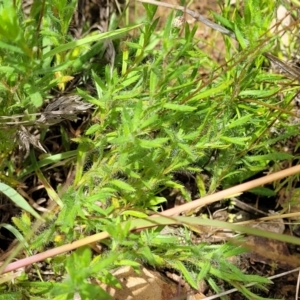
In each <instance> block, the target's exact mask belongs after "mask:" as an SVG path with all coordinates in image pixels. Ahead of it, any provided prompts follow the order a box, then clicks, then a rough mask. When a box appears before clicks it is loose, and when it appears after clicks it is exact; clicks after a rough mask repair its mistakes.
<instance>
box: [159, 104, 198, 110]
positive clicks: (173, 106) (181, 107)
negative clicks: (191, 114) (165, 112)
mask: <svg viewBox="0 0 300 300" xmlns="http://www.w3.org/2000/svg"><path fill="white" fill-rule="evenodd" d="M164 108H167V109H171V110H176V111H194V110H196V107H193V106H189V105H180V104H173V103H166V104H164Z"/></svg>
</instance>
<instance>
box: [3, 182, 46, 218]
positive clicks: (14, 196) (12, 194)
mask: <svg viewBox="0 0 300 300" xmlns="http://www.w3.org/2000/svg"><path fill="white" fill-rule="evenodd" d="M0 192H2V193H3V194H4V195H6V196H7V197H8V198H10V199H11V200H12V201H13V202H14V203H15V205H17V206H19V207H21V208H22V209H24V210H26V211H27V212H29V213H30V214H32V215H33V216H34V217H36V218H37V219H40V220H42V217H41V216H40V215H39V214H38V213H37V212H36V211H35V210H34V209H33V208H32V207H31V206H30V205H29V204H28V202H27V201H26V200H25V199H24V198H23V197H22V196H21V195H20V194H19V193H18V192H17V191H16V190H14V189H13V188H11V187H10V186H8V185H6V184H5V183H3V182H0Z"/></svg>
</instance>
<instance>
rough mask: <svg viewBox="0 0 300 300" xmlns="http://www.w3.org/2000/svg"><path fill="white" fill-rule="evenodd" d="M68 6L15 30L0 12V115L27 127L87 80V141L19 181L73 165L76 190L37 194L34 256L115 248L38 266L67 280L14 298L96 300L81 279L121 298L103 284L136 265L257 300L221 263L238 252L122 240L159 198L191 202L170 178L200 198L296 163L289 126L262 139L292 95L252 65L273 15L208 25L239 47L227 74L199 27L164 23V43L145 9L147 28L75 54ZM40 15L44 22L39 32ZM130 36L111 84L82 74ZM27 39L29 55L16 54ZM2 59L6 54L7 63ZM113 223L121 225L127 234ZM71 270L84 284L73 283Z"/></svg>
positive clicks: (131, 236)
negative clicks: (48, 196)
mask: <svg viewBox="0 0 300 300" xmlns="http://www.w3.org/2000/svg"><path fill="white" fill-rule="evenodd" d="M75 2H76V1H71V2H68V1H64V2H62V1H61V3H60V1H57V3H56V4H57V5H56V6H51V5H50V4H49V3H48V2H47V1H42V2H41V3H40V5H38V4H37V2H35V6H33V9H32V10H31V15H30V18H29V19H26V18H24V17H23V16H21V17H20V16H19V14H18V13H17V12H19V11H20V10H17V9H16V7H14V6H13V5H12V4H9V2H7V1H4V2H3V7H2V11H1V13H2V15H3V17H5V16H6V15H7V16H11V18H10V19H9V18H6V19H7V22H6V23H3V24H6V25H5V26H7V28H12V29H13V28H15V27H16V28H18V31H15V32H17V33H18V35H16V37H13V38H12V37H11V36H9V35H8V32H7V31H5V30H4V29H5V28H6V27H5V26H4V25H3V28H2V31H1V28H0V34H1V35H2V36H3V38H4V39H3V41H4V42H5V43H6V44H5V46H6V45H10V47H8V48H7V47H6V48H5V49H6V50H3V49H4V46H2V48H1V44H0V48H1V50H2V52H1V53H0V55H1V67H2V69H0V72H1V70H2V72H3V74H2V75H3V78H4V79H3V81H2V86H0V95H1V97H2V98H3V99H6V101H8V102H5V105H4V106H3V107H2V108H1V109H2V111H1V113H2V114H3V116H6V115H8V114H10V113H24V114H26V116H25V117H24V119H23V120H26V119H29V120H30V121H32V120H33V121H34V117H33V116H31V114H33V113H36V112H38V111H39V108H40V107H41V106H42V105H43V101H44V100H43V99H45V98H47V97H49V95H50V91H51V90H53V88H55V87H57V86H58V87H60V88H62V87H63V86H64V83H65V81H68V80H69V79H70V76H73V75H74V74H75V73H77V72H79V71H82V70H88V72H87V76H90V78H91V79H92V80H93V84H94V87H95V90H96V94H92V95H91V94H90V93H89V92H87V91H86V90H84V89H77V91H76V94H78V95H80V97H82V98H83V99H85V100H86V101H88V102H90V103H92V104H93V105H94V108H95V110H94V112H93V121H91V125H90V126H89V128H88V129H87V130H86V131H85V133H84V135H82V136H80V137H75V138H73V139H72V142H73V143H74V142H75V143H77V145H78V148H77V149H76V151H75V152H72V153H71V151H66V152H64V153H62V155H61V156H54V155H53V156H50V158H49V157H46V158H42V159H41V160H39V161H37V159H36V158H35V155H34V152H33V151H31V153H30V159H31V162H32V165H33V166H32V167H31V166H29V165H28V166H26V168H25V170H23V172H21V173H20V175H19V177H18V180H22V177H23V176H25V175H27V174H29V173H30V172H33V171H35V172H36V173H37V174H38V178H39V179H40V180H41V181H42V182H44V183H45V186H46V182H47V180H46V179H45V177H44V176H43V174H42V170H43V168H44V167H46V166H49V165H50V166H51V165H54V164H56V163H58V162H60V161H63V160H64V159H67V158H70V157H71V158H73V157H74V156H75V155H76V162H75V166H76V174H75V178H74V183H73V184H72V185H71V186H70V187H69V189H68V190H67V191H66V192H64V193H63V194H62V195H60V196H58V195H56V193H55V192H54V193H53V191H52V190H51V189H50V188H48V190H47V191H48V193H51V192H52V193H53V194H52V198H54V199H56V200H57V201H56V202H57V203H58V204H59V206H60V209H59V212H57V214H50V216H48V218H49V219H50V220H48V223H46V225H43V226H40V227H39V228H38V230H37V232H36V234H35V235H34V236H33V237H31V238H30V248H31V250H32V251H37V250H38V251H41V249H43V248H44V247H45V246H46V245H49V244H52V245H57V246H58V245H61V243H62V242H64V243H67V242H72V241H75V240H78V239H80V238H82V237H83V236H87V235H90V234H92V233H93V232H95V231H96V232H100V231H104V232H108V233H109V234H110V236H111V237H112V239H111V240H108V239H107V240H104V241H103V244H104V245H105V246H106V247H107V248H106V249H107V250H106V252H105V253H104V254H103V255H100V256H96V257H95V258H92V257H91V253H90V251H89V250H87V249H80V250H78V251H77V252H75V253H73V254H71V255H70V256H69V257H67V256H66V255H64V256H63V257H62V258H57V259H53V260H52V261H50V262H48V263H49V264H50V265H51V267H52V268H53V270H55V275H57V274H59V273H60V272H63V273H64V272H67V273H68V274H69V279H67V280H65V281H63V282H62V283H58V284H50V283H48V284H46V283H43V285H40V286H39V287H38V286H37V285H36V286H35V283H33V282H29V281H28V279H27V278H25V280H23V282H22V281H21V280H20V282H18V284H16V285H15V287H16V289H17V288H18V286H20V287H24V286H26V285H27V286H31V287H32V290H31V291H30V293H31V294H30V296H31V297H32V295H36V294H39V293H40V294H43V293H44V295H43V296H42V297H45V298H44V299H47V297H50V295H54V296H56V297H57V298H55V299H61V298H59V297H60V295H62V297H65V299H69V298H72V297H73V295H74V293H76V292H78V293H79V294H80V295H81V297H82V298H83V299H92V298H93V297H94V295H95V293H98V294H99V293H100V294H99V295H100V297H103V298H105V297H107V294H106V293H105V292H104V291H103V290H101V289H100V288H99V287H98V286H95V285H93V284H90V282H89V281H88V279H89V278H90V277H94V278H97V279H98V280H100V281H101V282H106V283H108V282H109V283H110V284H112V285H114V286H116V287H118V286H119V285H118V283H117V281H116V279H115V278H113V277H112V276H111V275H110V273H109V271H110V270H111V269H113V268H114V267H116V266H120V265H132V266H134V267H135V268H136V269H138V266H139V264H141V263H147V264H150V265H153V266H155V267H159V266H161V267H162V266H163V267H168V268H172V269H175V270H176V271H177V272H179V273H181V274H183V276H184V278H185V279H186V281H187V282H188V283H189V284H190V285H191V286H192V287H194V288H197V282H198V281H199V280H201V279H206V280H207V281H208V282H209V284H210V285H211V287H212V289H214V290H215V291H216V292H220V289H219V288H218V285H217V281H218V280H221V279H222V280H225V281H227V282H228V283H229V284H231V285H233V286H235V287H236V288H237V289H238V290H239V291H240V292H242V293H243V294H244V295H245V296H246V297H248V298H249V299H251V298H253V297H256V299H260V298H259V297H258V296H253V294H252V293H251V292H250V290H249V289H247V288H245V287H244V286H243V285H242V283H249V282H252V281H255V282H257V283H258V286H259V287H262V285H261V284H265V283H269V282H270V281H269V280H267V279H264V278H262V277H259V276H252V275H244V274H242V273H241V272H240V270H239V269H238V268H237V266H235V265H234V264H232V263H230V262H229V261H228V257H230V256H235V255H238V254H240V251H242V249H240V248H237V247H236V246H235V245H231V244H230V243H226V244H225V245H206V244H205V243H200V244H194V243H193V242H192V241H191V240H190V239H189V235H188V234H187V231H188V229H187V231H186V232H184V235H183V237H184V239H185V240H186V242H187V244H185V245H183V244H182V243H181V241H180V239H179V238H178V237H177V236H175V237H174V236H173V235H169V236H163V235H161V233H160V231H161V227H158V228H157V229H148V230H147V231H145V232H141V233H132V232H131V231H130V229H132V228H130V220H134V219H136V218H140V219H143V218H145V217H146V216H147V215H148V214H152V213H155V212H157V211H158V210H159V208H160V207H161V205H163V204H164V202H166V201H167V199H166V198H165V197H164V196H163V192H164V191H165V190H168V189H172V190H175V189H176V190H178V191H179V192H180V194H181V195H182V196H183V198H184V199H185V200H186V201H191V198H192V196H191V192H190V191H189V190H188V189H187V188H186V186H185V185H184V184H183V183H182V182H180V181H179V180H177V178H176V175H178V174H181V173H184V174H188V175H189V176H192V177H195V178H196V184H197V188H198V190H199V191H200V193H201V196H204V195H206V194H211V193H213V192H215V191H216V190H217V189H219V188H220V187H222V188H226V187H231V186H234V185H235V184H238V183H240V182H243V181H244V180H245V179H247V178H250V177H251V176H253V175H257V174H259V172H261V171H264V170H268V169H269V166H270V164H273V165H275V167H276V166H277V165H278V164H279V162H280V161H281V160H288V159H292V158H293V156H292V155H291V154H287V153H283V152H282V151H279V150H277V149H276V148H275V146H274V145H275V144H276V143H278V142H279V141H280V140H285V139H287V138H288V137H290V136H293V135H295V134H296V133H297V128H296V126H289V128H288V129H287V130H286V131H285V132H284V133H283V134H280V135H274V134H273V133H272V132H271V128H272V129H274V128H275V129H276V130H281V127H284V125H285V122H287V118H288V115H289V105H290V100H291V94H289V92H290V91H289V89H290V88H289V87H287V88H286V91H285V90H283V89H281V88H279V87H278V86H279V84H281V83H284V82H285V80H284V79H283V78H282V76H279V75H274V74H270V73H267V72H265V71H264V68H263V66H264V64H265V62H266V60H265V57H263V55H262V54H263V53H264V52H265V51H267V50H269V49H270V48H271V46H272V42H273V41H274V40H275V38H270V37H267V36H265V35H264V33H265V31H266V30H267V29H268V27H269V23H270V22H271V19H272V14H273V9H274V7H273V6H272V5H270V4H269V5H266V3H267V2H266V1H262V2H260V1H254V0H253V1H247V3H245V7H244V12H243V13H244V16H245V17H244V18H243V17H241V16H239V14H238V12H233V13H232V14H231V11H230V9H229V8H228V5H229V4H228V3H227V6H225V7H224V9H223V10H222V12H223V16H218V15H215V18H216V19H217V20H219V21H220V22H221V23H222V24H223V25H226V26H227V27H228V28H229V29H231V30H232V31H233V32H234V33H235V35H236V38H237V40H238V42H239V47H236V46H235V44H234V42H233V41H232V40H230V39H228V38H227V37H226V38H225V43H226V53H225V58H226V60H227V61H226V64H220V63H218V62H217V61H215V60H213V59H211V57H210V56H209V54H208V53H206V52H205V50H201V49H200V48H199V47H198V41H197V39H196V38H195V33H196V30H197V27H193V28H192V29H191V28H190V27H189V26H188V24H185V25H183V26H184V28H183V31H182V32H181V31H180V30H179V29H177V28H175V27H174V26H173V19H174V13H170V15H169V17H168V18H167V20H166V22H165V24H164V27H163V30H159V29H158V21H159V20H158V19H156V18H155V11H156V7H155V6H152V5H148V4H145V5H144V7H145V10H146V13H147V19H146V21H145V22H144V23H143V24H140V25H138V26H130V27H126V28H124V29H119V30H118V31H113V32H108V33H105V34H101V35H96V36H93V35H92V36H88V37H86V38H83V39H81V40H76V41H72V40H71V38H70V36H69V35H68V34H67V28H68V26H69V24H70V20H71V16H72V12H73V10H74V5H75ZM66 5H67V6H66ZM54 7H55V8H56V10H54ZM65 7H67V10H66V13H65V12H64V9H65ZM262 7H263V10H260V9H261V8H262ZM39 14H40V16H41V15H43V16H44V21H43V24H41V22H40V18H38V17H37V16H38V15H39ZM0 16H1V14H0ZM6 19H5V18H4V20H6ZM9 20H10V21H9ZM251 20H252V21H251ZM261 20H263V22H262V23H261ZM22 22H24V23H25V24H27V26H26V27H25V29H24V30H23V29H20V28H21V26H20V24H21V23H22ZM22 24H23V23H22ZM13 26H15V27H13ZM249 26H251V29H252V31H251V34H250V35H248V28H249ZM138 27H139V29H138V30H139V32H138V34H137V35H136V36H134V37H133V38H132V39H130V40H126V41H125V40H123V41H121V45H120V49H121V51H120V53H119V54H118V56H117V57H116V61H115V66H116V67H115V68H114V69H113V72H111V66H106V67H103V68H101V67H99V66H96V65H95V64H91V63H90V61H89V59H90V57H91V56H93V55H94V53H95V52H96V51H99V49H100V48H101V47H100V46H101V43H102V40H104V39H105V38H113V37H115V36H118V35H120V34H121V33H125V32H127V31H129V30H132V29H134V28H138ZM22 30H23V31H22ZM53 31H54V33H55V34H53V33H52V32H53ZM18 36H20V38H18ZM24 38H26V40H29V41H30V43H31V44H29V45H28V43H26V44H25V43H24ZM246 39H247V40H248V42H247V43H245V40H246ZM92 42H96V43H95V44H93V45H91V43H92ZM267 43H268V45H266V44H267ZM3 45H4V44H3ZM86 45H91V47H90V48H87V47H86ZM33 49H34V51H33ZM12 52H13V53H17V55H16V56H14V57H12V56H11V55H10V54H11V53H12ZM100 52H101V51H100ZM74 53H76V55H75V54H74ZM74 55H75V56H74ZM101 55H103V53H101ZM232 56H233V58H232ZM28 57H29V58H30V59H31V60H28V59H27V58H28ZM9 66H10V67H9ZM9 68H11V69H9ZM8 70H9V72H8ZM18 72H19V73H18ZM17 74H19V75H17ZM203 74H209V75H207V76H206V77H204V76H203ZM18 76H19V77H18ZM8 87H9V88H8ZM12 90H14V92H12ZM279 92H287V93H286V94H285V96H284V99H283V101H280V100H279V99H278V94H279ZM1 93H2V94H1ZM27 113H28V114H27ZM276 120H279V123H275V121H276ZM12 130H13V129H12ZM65 143H67V140H66V141H65ZM6 144H7V143H6ZM10 150H11V148H10ZM3 151H4V150H3ZM5 151H6V153H8V150H5ZM3 162H4V164H3V167H2V168H3V170H4V169H5V168H6V167H7V165H8V166H9V170H10V174H9V176H10V177H13V175H14V174H15V167H14V166H13V165H12V163H11V162H8V161H6V160H5V158H3ZM203 173H206V174H209V182H204V181H203V178H202V176H201V175H202V174H203ZM10 182H12V181H10ZM123 221H128V222H127V223H125V225H124V223H123ZM30 222H31V221H29V220H28V219H27V218H25V217H24V216H23V217H21V218H19V219H15V220H14V223H15V226H16V227H17V228H18V229H19V230H20V231H21V232H22V234H23V235H24V236H25V237H26V236H28V235H29V233H30V229H29V228H30V224H31V223H30ZM28 225H29V226H28ZM180 234H181V235H182V232H181V233H180ZM116 257H118V259H116ZM199 257H201V258H202V259H201V260H199V259H198V258H199ZM78 269H80V270H81V271H80V272H76V271H77V270H78ZM22 279H23V278H22ZM15 287H14V288H15ZM38 289H39V290H38ZM41 291H42V292H41Z"/></svg>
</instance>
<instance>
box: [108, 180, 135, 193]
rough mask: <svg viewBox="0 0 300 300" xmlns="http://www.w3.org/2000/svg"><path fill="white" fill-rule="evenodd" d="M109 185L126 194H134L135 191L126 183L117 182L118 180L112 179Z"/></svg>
mask: <svg viewBox="0 0 300 300" xmlns="http://www.w3.org/2000/svg"><path fill="white" fill-rule="evenodd" d="M110 184H112V185H114V186H116V187H117V188H119V189H121V190H124V191H127V192H135V189H134V188H133V187H132V186H131V185H129V184H128V183H126V182H124V181H122V180H119V179H113V180H111V181H110Z"/></svg>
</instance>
